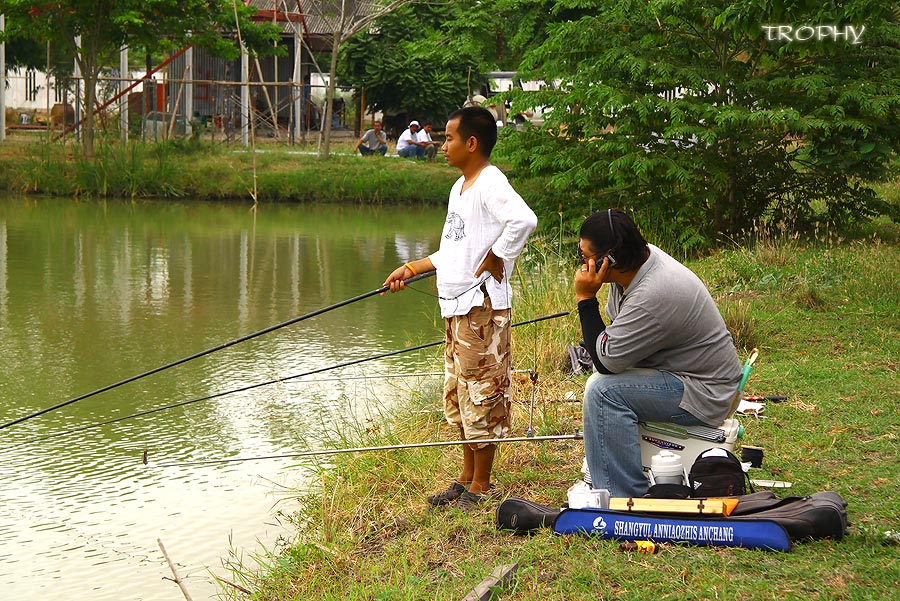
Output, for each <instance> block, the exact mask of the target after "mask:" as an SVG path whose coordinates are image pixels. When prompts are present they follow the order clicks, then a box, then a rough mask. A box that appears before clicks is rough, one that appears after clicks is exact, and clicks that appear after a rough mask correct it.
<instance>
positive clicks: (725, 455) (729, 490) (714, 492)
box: [688, 447, 753, 498]
mask: <svg viewBox="0 0 900 601" xmlns="http://www.w3.org/2000/svg"><path fill="white" fill-rule="evenodd" d="M688 482H689V484H690V487H691V496H692V497H694V498H708V497H733V496H737V495H745V494H747V488H748V486H749V487H750V490H751V491H752V490H753V487H752V485H750V480H749V479H748V477H747V474H745V473H744V468H743V466H742V465H741V462H740V460H739V459H738V458H737V457H735V456H734V453H732V452H731V451H729V450H728V449H722V448H718V447H716V448H712V449H707V450H705V451H703V452H702V453H700V454H699V455H698V456H697V459H696V460H695V461H694V465H692V466H691V472H690V474H688Z"/></svg>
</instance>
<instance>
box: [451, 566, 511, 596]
mask: <svg viewBox="0 0 900 601" xmlns="http://www.w3.org/2000/svg"><path fill="white" fill-rule="evenodd" d="M518 569H519V564H517V563H514V564H512V565H502V566H499V567H497V568H494V571H493V572H491V575H490V576H488V577H487V578H485V579H484V580H482V581H481V582H480V583H479V584H478V586H476V587H475V588H474V589H472V590H471V591H469V594H468V595H466V596H465V597H463V601H488V599H490V598H491V589H492V588H496V587H504V586H506V585H507V584H509V581H510V580H512V578H513V576H515V575H516V570H518Z"/></svg>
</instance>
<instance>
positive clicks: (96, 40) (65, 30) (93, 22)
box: [0, 0, 277, 157]
mask: <svg viewBox="0 0 900 601" xmlns="http://www.w3.org/2000/svg"><path fill="white" fill-rule="evenodd" d="M254 12H256V9H255V8H253V7H248V6H246V5H245V4H244V3H243V2H236V1H235V0H213V1H209V0H61V1H57V2H27V1H22V0H0V13H3V14H5V15H6V17H7V32H6V34H5V37H6V38H9V39H30V40H37V41H40V42H48V41H49V42H51V43H52V44H54V45H58V46H60V47H64V48H66V50H67V51H68V52H71V53H73V54H74V56H75V60H76V61H77V63H78V67H79V70H80V71H81V75H82V78H83V80H84V99H83V103H84V115H85V118H84V128H83V135H82V141H83V148H84V153H85V156H87V157H92V156H93V153H94V112H95V108H96V107H95V94H96V83H97V81H98V78H99V76H100V72H101V70H102V69H103V68H104V67H108V66H110V65H115V64H117V63H118V53H119V50H120V49H121V48H122V47H123V46H128V47H132V48H142V49H144V50H146V52H147V53H151V52H155V51H165V50H171V49H175V48H180V47H183V46H185V45H187V44H193V45H197V46H204V47H207V48H210V49H211V50H212V51H213V52H214V53H216V54H218V55H220V56H223V57H228V58H232V57H235V56H237V55H238V54H239V53H240V50H239V49H238V48H237V47H236V46H235V44H234V42H233V41H232V40H231V39H230V38H229V37H228V32H230V31H234V29H235V27H236V26H238V25H239V26H240V28H241V31H242V34H243V39H244V42H245V44H246V45H247V46H248V47H249V48H254V47H261V48H265V47H267V44H265V43H262V44H260V42H263V41H268V42H269V44H268V45H270V44H271V41H272V40H274V39H276V36H277V29H276V28H275V27H273V26H271V25H270V24H255V23H252V22H251V21H250V19H249V17H250V15H252V14H253V13H254ZM79 39H80V44H79Z"/></svg>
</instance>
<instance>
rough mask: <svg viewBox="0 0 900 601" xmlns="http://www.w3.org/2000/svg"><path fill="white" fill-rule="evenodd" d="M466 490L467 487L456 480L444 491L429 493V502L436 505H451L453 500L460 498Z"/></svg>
mask: <svg viewBox="0 0 900 601" xmlns="http://www.w3.org/2000/svg"><path fill="white" fill-rule="evenodd" d="M465 492H466V487H465V486H463V485H462V484H460V483H459V482H456V481H455V480H454V481H453V483H452V484H451V485H450V486H449V488H447V490H445V491H444V492H439V493H435V494H433V495H428V502H429V503H430V504H431V505H434V506H435V507H437V506H439V505H449V504H450V503H452V502H453V501H455V500H457V499H458V498H460V497H461V496H462V495H463V493H465Z"/></svg>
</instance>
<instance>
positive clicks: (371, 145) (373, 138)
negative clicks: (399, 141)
mask: <svg viewBox="0 0 900 601" xmlns="http://www.w3.org/2000/svg"><path fill="white" fill-rule="evenodd" d="M354 150H359V154H361V155H363V156H364V157H366V156H370V155H373V154H375V153H376V152H380V153H381V156H384V155H385V154H386V153H387V136H385V134H384V132H383V131H381V121H375V122H374V123H373V124H372V129H367V130H366V133H364V134H363V135H362V137H361V138H360V139H359V142H357V143H356V148H354Z"/></svg>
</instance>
